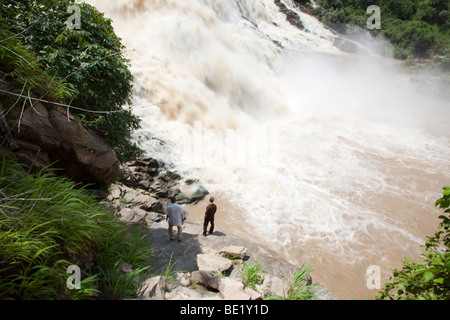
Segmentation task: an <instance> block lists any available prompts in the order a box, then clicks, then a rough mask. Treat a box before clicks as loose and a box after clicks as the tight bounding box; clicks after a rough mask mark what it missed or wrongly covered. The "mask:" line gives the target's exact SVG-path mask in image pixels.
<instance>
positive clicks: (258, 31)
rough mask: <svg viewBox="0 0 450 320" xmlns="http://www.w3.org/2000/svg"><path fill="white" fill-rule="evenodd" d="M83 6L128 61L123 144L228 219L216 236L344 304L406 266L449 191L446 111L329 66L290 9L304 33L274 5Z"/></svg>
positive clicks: (372, 66) (311, 32)
mask: <svg viewBox="0 0 450 320" xmlns="http://www.w3.org/2000/svg"><path fill="white" fill-rule="evenodd" d="M88 2H89V3H92V4H94V5H96V6H97V7H98V8H99V9H100V10H102V11H104V12H106V15H107V16H108V17H111V18H112V19H113V21H114V23H113V25H114V28H115V31H116V33H117V34H118V35H119V36H120V37H121V38H122V39H123V43H124V45H125V46H126V47H127V49H128V51H126V55H127V56H128V57H129V58H130V59H131V61H132V65H131V70H132V72H133V74H134V76H135V94H134V97H133V104H132V107H133V109H134V112H135V113H136V114H137V115H139V116H140V117H141V118H142V119H143V128H142V130H140V131H138V132H137V133H136V140H137V141H138V142H139V143H140V144H141V146H142V147H143V148H144V149H145V150H146V151H147V153H148V154H149V155H150V156H155V157H158V158H160V159H161V160H163V161H164V162H165V163H167V164H169V165H173V166H176V167H177V168H178V169H179V170H184V171H185V172H187V173H189V174H192V175H195V176H196V177H198V178H200V179H201V180H202V181H203V182H204V183H205V184H206V187H207V188H208V189H209V190H210V191H212V192H213V193H215V194H220V195H221V197H223V199H225V200H226V201H227V202H228V203H230V205H232V206H233V207H234V208H239V210H235V211H233V212H231V211H230V212H226V213H223V214H226V215H227V217H228V218H229V219H230V220H232V221H236V223H235V225H234V226H233V228H230V230H227V231H228V232H236V233H239V234H247V235H248V236H249V237H250V238H251V239H252V240H254V241H257V242H259V243H263V244H265V245H268V246H271V247H272V248H274V249H276V250H278V251H280V252H284V254H285V256H286V257H287V258H288V259H290V260H291V261H293V262H294V263H296V264H298V265H301V264H303V263H306V264H312V265H313V267H314V269H315V270H316V271H315V273H314V277H315V278H316V279H317V280H318V281H320V282H322V283H323V284H324V285H326V286H327V287H328V288H329V289H331V290H333V291H334V292H335V293H336V294H338V295H340V296H341V297H343V298H352V297H355V296H356V297H358V298H365V297H366V295H372V294H373V293H374V291H370V290H368V289H367V286H366V280H365V271H366V269H367V267H368V266H369V265H379V266H380V267H381V268H382V277H383V280H387V277H388V276H389V275H390V272H389V271H390V268H392V267H398V266H399V262H400V260H401V259H403V257H404V256H411V257H417V256H418V255H419V253H420V250H421V249H420V247H419V246H420V245H421V244H422V243H423V242H424V239H425V235H427V234H431V233H433V232H434V230H435V228H436V225H437V219H436V216H437V212H438V211H437V210H436V209H435V208H434V201H435V200H436V199H437V198H439V197H440V195H441V188H442V187H443V186H444V185H446V184H448V181H449V179H450V160H449V159H450V150H449V148H448V146H449V145H450V135H449V133H448V130H447V129H448V125H447V123H446V119H448V118H449V115H450V106H449V103H448V100H445V99H441V98H439V97H438V96H430V95H427V94H426V92H424V90H423V88H424V86H423V83H422V82H420V81H419V82H412V81H411V76H410V75H406V74H404V73H400V72H398V67H397V63H396V62H394V61H392V60H390V59H387V58H380V57H375V56H374V55H366V56H362V55H351V54H344V53H341V52H339V51H338V50H337V49H336V48H335V47H334V46H333V42H334V37H335V36H334V35H333V34H332V33H331V32H330V31H328V30H327V29H325V28H324V27H323V26H322V25H321V24H320V23H319V22H318V21H317V20H316V19H315V18H313V17H310V16H308V15H306V14H304V13H302V12H299V11H298V9H296V8H295V7H294V3H293V2H292V1H284V3H286V5H288V6H290V7H291V8H292V9H293V10H297V12H298V14H299V16H300V18H301V19H302V22H303V24H304V25H305V30H303V31H301V30H298V29H296V28H295V27H293V26H292V25H290V24H289V22H287V21H286V19H285V16H284V15H283V14H282V13H281V12H280V11H279V9H278V7H277V6H276V5H275V4H274V2H273V1H271V0H252V1H250V0H236V1H229V0H192V1H175V0H165V1H162V0H161V1H156V0H153V1H145V0H142V1H125V0H123V1H119V0H114V1H111V0H108V1H106V0H91V1H88ZM279 45H282V46H283V49H282V48H280V47H279ZM376 46H378V47H379V46H380V43H379V42H378V43H376ZM131 50H132V51H131ZM415 79H419V80H420V79H421V78H420V77H415ZM155 137H156V138H157V139H155ZM161 140H163V141H165V143H161Z"/></svg>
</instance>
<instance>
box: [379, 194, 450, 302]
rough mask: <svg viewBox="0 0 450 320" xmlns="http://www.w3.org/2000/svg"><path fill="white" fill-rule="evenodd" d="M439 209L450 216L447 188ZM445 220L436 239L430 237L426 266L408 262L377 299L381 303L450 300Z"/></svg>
mask: <svg viewBox="0 0 450 320" xmlns="http://www.w3.org/2000/svg"><path fill="white" fill-rule="evenodd" d="M436 206H439V208H441V209H443V210H444V212H445V213H447V214H450V187H445V188H444V192H443V197H442V198H440V199H438V200H437V201H436ZM439 218H440V219H441V220H442V221H441V223H440V224H439V227H438V230H437V231H436V232H435V234H434V236H431V237H428V239H427V241H426V243H425V248H426V250H427V253H426V254H423V255H422V259H423V262H413V261H411V260H410V259H405V261H404V262H403V268H402V270H400V271H399V270H396V269H394V270H393V276H392V277H391V278H390V282H388V283H386V284H385V289H384V291H381V292H380V293H378V295H377V299H379V300H396V299H398V300H450V252H449V251H448V248H449V245H450V232H449V227H450V217H449V216H447V215H441V216H439Z"/></svg>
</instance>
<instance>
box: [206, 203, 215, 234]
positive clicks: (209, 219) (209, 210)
mask: <svg viewBox="0 0 450 320" xmlns="http://www.w3.org/2000/svg"><path fill="white" fill-rule="evenodd" d="M209 202H210V204H208V206H206V212H205V219H204V221H203V235H204V236H206V230H207V229H208V224H209V223H211V227H210V228H209V234H212V233H213V231H214V215H215V214H216V211H217V206H216V205H215V204H214V197H211V198H209Z"/></svg>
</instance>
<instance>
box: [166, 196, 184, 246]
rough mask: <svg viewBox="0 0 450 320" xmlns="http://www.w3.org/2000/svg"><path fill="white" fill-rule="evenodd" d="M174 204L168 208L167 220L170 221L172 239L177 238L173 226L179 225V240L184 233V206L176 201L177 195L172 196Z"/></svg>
mask: <svg viewBox="0 0 450 320" xmlns="http://www.w3.org/2000/svg"><path fill="white" fill-rule="evenodd" d="M170 201H171V202H172V204H171V205H170V206H168V207H167V209H166V215H167V217H166V221H168V222H169V238H170V240H171V241H174V240H175V235H174V233H173V227H177V239H178V242H180V241H181V238H182V235H183V222H184V219H183V212H184V209H183V207H182V206H180V205H179V204H177V203H176V199H175V197H172V198H170Z"/></svg>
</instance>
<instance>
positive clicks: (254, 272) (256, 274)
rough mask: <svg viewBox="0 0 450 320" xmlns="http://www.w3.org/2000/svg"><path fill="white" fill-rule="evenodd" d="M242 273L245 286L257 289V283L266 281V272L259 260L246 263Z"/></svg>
mask: <svg viewBox="0 0 450 320" xmlns="http://www.w3.org/2000/svg"><path fill="white" fill-rule="evenodd" d="M240 274H241V276H242V283H243V284H244V286H246V287H251V288H252V289H255V286H256V285H257V284H262V283H263V281H264V272H263V270H262V266H261V262H259V261H258V262H256V263H252V264H247V263H244V265H243V267H242V269H241V270H240Z"/></svg>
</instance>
